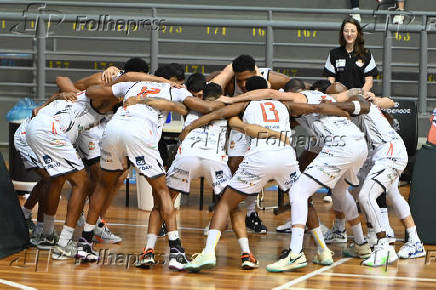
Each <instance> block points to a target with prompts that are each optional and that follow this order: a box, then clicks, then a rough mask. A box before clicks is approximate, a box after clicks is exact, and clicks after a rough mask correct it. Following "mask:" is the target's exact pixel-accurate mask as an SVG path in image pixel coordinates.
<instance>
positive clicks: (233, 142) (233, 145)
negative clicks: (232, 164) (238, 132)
mask: <svg viewBox="0 0 436 290" xmlns="http://www.w3.org/2000/svg"><path fill="white" fill-rule="evenodd" d="M235 145H236V143H235V141H233V140H232V141H231V142H230V149H233V148H235Z"/></svg>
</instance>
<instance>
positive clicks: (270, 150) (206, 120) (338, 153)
mask: <svg viewBox="0 0 436 290" xmlns="http://www.w3.org/2000/svg"><path fill="white" fill-rule="evenodd" d="M183 82H184V71H183V69H182V68H181V67H180V65H177V64H169V65H164V66H162V67H159V69H158V70H157V71H156V72H155V75H151V74H148V66H147V64H146V63H145V61H143V60H141V59H139V58H133V59H130V60H129V61H127V62H126V63H125V65H124V70H123V71H120V70H118V69H117V68H115V67H110V68H109V69H108V70H106V71H105V72H103V73H96V74H93V75H91V76H89V77H87V78H84V79H81V80H79V81H77V82H74V83H73V82H72V81H71V80H70V79H69V78H67V77H58V78H57V79H56V83H57V85H58V87H59V93H57V94H55V95H54V96H52V97H51V98H49V100H47V101H46V102H45V103H44V104H43V105H42V106H40V107H38V108H36V109H35V110H34V112H33V117H32V118H31V119H28V120H26V121H25V122H23V123H22V124H21V126H20V127H19V128H18V130H17V132H16V133H15V146H16V148H17V150H18V151H19V152H20V154H21V157H22V159H23V161H24V164H25V167H26V168H27V169H32V170H35V171H36V172H37V173H38V174H39V175H40V176H41V179H40V181H39V182H38V184H37V185H36V186H35V187H34V188H33V190H32V193H31V195H30V197H29V198H28V199H27V200H26V203H25V204H24V206H23V208H22V210H23V213H24V216H25V218H26V221H27V224H28V225H29V230H30V234H31V242H32V243H33V244H35V245H36V246H37V247H38V248H40V249H49V248H53V254H52V258H53V259H68V258H78V259H83V260H87V261H96V260H98V259H99V257H98V255H97V253H96V252H95V251H94V250H93V242H110V243H118V242H121V241H122V239H121V237H119V236H117V235H115V234H113V233H112V232H111V231H110V230H109V228H108V227H107V225H106V223H105V221H104V217H105V216H106V213H107V211H108V209H109V208H110V205H111V202H112V200H113V198H114V196H115V194H116V193H117V192H118V190H119V188H120V186H121V184H122V183H123V180H124V179H125V178H126V176H127V174H128V168H129V166H130V165H133V166H135V168H136V170H137V172H139V174H140V175H143V176H144V177H145V178H146V179H147V181H148V182H149V184H150V185H151V186H152V188H153V201H154V207H153V209H152V212H151V214H150V218H149V224H148V234H147V241H146V246H145V248H144V250H143V253H142V254H141V255H140V258H139V260H138V261H137V262H136V266H137V267H141V268H149V267H150V266H152V265H153V264H155V260H154V248H155V245H156V242H157V239H158V236H159V234H160V233H162V229H165V232H166V233H167V235H168V241H169V248H170V254H169V268H170V269H173V270H187V271H192V272H198V271H200V270H202V269H209V268H213V267H214V266H215V264H216V257H215V248H216V245H217V243H218V241H219V239H220V236H221V232H222V231H223V230H225V228H226V226H227V220H228V217H229V216H230V220H231V225H232V229H233V231H234V232H235V234H236V237H237V239H238V243H239V245H240V248H241V253H242V254H241V267H242V268H243V269H254V268H257V267H259V262H258V261H257V259H256V258H255V257H254V254H253V252H252V251H251V250H250V247H249V241H248V235H247V228H248V229H250V230H252V231H254V232H256V233H266V232H267V228H266V227H265V225H263V223H262V221H261V220H260V218H259V216H258V215H257V213H256V197H257V194H258V193H259V192H261V191H262V189H263V187H264V186H265V185H266V184H267V183H268V182H269V181H270V180H275V181H276V182H277V184H278V186H279V188H280V189H281V190H283V191H288V192H289V199H290V203H291V220H290V222H289V223H288V225H289V230H288V232H292V234H291V241H290V245H289V249H286V250H283V251H282V253H281V255H280V257H279V259H278V261H276V262H275V263H272V264H269V265H268V266H267V270H268V271H270V272H282V271H291V270H294V269H298V268H301V267H305V266H306V265H307V259H306V257H305V255H304V252H303V236H304V232H305V228H306V229H307V230H308V231H310V232H311V234H312V236H313V240H314V242H315V243H316V245H317V252H316V254H315V255H314V258H313V263H317V264H322V265H330V264H332V263H333V252H332V251H330V250H329V248H328V247H327V246H326V243H334V242H347V236H346V230H345V220H346V221H348V223H349V225H350V226H351V229H352V233H353V242H352V243H351V244H350V245H349V246H348V247H347V248H346V249H345V250H344V255H347V256H351V257H356V258H360V259H363V264H364V265H367V266H380V265H385V264H389V263H392V262H394V261H395V260H397V259H398V257H399V258H404V259H407V258H418V257H422V256H424V255H425V250H424V247H423V245H422V242H421V241H420V239H419V237H418V235H417V232H416V226H415V224H414V221H413V218H412V216H411V214H410V207H409V205H408V203H407V202H406V201H405V200H404V198H403V197H402V196H401V194H400V192H399V190H398V182H399V177H400V174H401V173H402V171H403V170H404V168H405V167H406V165H407V161H408V156H407V152H406V148H405V145H404V143H403V140H402V139H401V137H400V136H399V135H398V134H397V133H396V132H395V130H394V129H393V128H392V126H391V125H390V123H389V121H388V119H387V118H386V116H385V115H384V114H383V112H382V111H381V110H380V109H382V108H388V107H391V106H393V101H392V100H390V99H389V98H386V97H385V98H379V97H376V96H375V95H374V94H372V93H368V92H364V91H363V90H362V89H349V90H347V88H346V87H344V86H342V85H341V84H339V83H333V84H330V82H329V81H326V80H325V81H324V80H320V81H317V82H315V83H314V84H313V85H309V84H307V83H305V82H303V81H301V80H299V79H296V78H293V79H290V78H289V77H287V76H285V75H283V74H280V73H277V72H274V71H272V70H271V69H262V68H257V67H256V65H255V61H254V59H253V58H252V57H251V56H249V55H240V56H238V57H237V58H235V59H234V60H233V62H232V64H230V65H228V66H226V67H225V68H224V69H223V70H222V71H220V72H215V73H212V74H211V75H209V77H208V79H207V80H206V78H205V77H204V76H203V75H202V74H199V73H196V74H192V75H191V76H190V77H189V78H188V79H187V80H186V82H185V85H183ZM169 111H173V112H177V113H179V114H181V115H183V116H184V120H185V124H184V129H183V131H182V133H181V134H180V137H179V139H180V141H181V143H180V145H179V148H178V150H177V154H176V156H175V160H174V161H173V163H172V164H171V165H170V166H169V168H167V169H166V168H165V167H164V162H163V160H162V158H161V156H160V153H159V150H158V146H159V140H160V138H161V136H162V128H163V125H164V122H165V120H166V119H167V114H168V112H169ZM298 125H300V126H302V127H303V128H304V129H305V130H306V131H307V134H308V135H311V136H314V137H315V138H316V140H317V142H316V145H315V146H314V145H313V144H311V145H312V146H310V148H307V149H308V150H306V151H305V152H303V154H301V156H302V158H304V159H305V160H300V165H299V161H298V160H297V156H296V153H295V148H294V147H293V144H295V142H292V138H293V136H292V135H293V130H292V128H294V127H295V126H298ZM308 156H310V157H309V158H307V157H308ZM199 177H205V178H206V180H207V181H208V182H209V183H210V184H211V186H212V188H213V190H214V193H215V194H216V195H217V197H218V199H219V202H218V203H217V205H216V207H215V209H214V214H213V217H212V219H211V221H210V224H209V231H208V236H207V241H206V245H205V247H204V249H203V251H202V252H201V253H200V254H197V255H196V257H193V259H192V261H190V260H189V259H188V258H187V257H186V254H185V250H184V249H183V247H182V243H181V239H180V236H179V232H178V230H177V223H176V212H175V208H174V201H175V199H176V197H177V195H178V194H179V193H184V194H189V192H190V184H191V180H192V179H195V178H199ZM65 181H68V182H69V183H70V184H71V194H70V196H69V199H68V204H67V213H66V218H65V224H64V226H63V228H62V231H61V233H60V235H59V236H58V235H56V234H55V231H54V220H55V214H56V211H57V208H58V204H59V199H60V193H61V190H62V187H63V185H64V183H65ZM350 185H351V186H353V187H354V189H353V190H351V191H349V187H350ZM323 187H325V188H327V189H329V191H330V192H331V196H332V199H333V208H334V211H335V213H336V220H335V223H334V226H333V228H332V229H328V230H327V231H324V232H323V231H322V230H321V226H322V225H320V223H319V220H318V216H317V214H316V210H315V208H314V207H313V204H312V199H311V196H312V195H313V194H314V193H315V192H316V191H317V190H319V189H321V188H323ZM384 194H386V196H387V197H388V199H389V200H390V201H391V203H392V205H393V208H394V210H395V214H396V215H397V216H398V217H399V218H400V219H401V221H402V223H403V225H404V227H405V228H406V231H407V240H406V242H405V243H404V245H403V246H402V247H401V249H400V250H399V252H398V254H397V253H396V252H395V249H394V247H393V246H392V244H391V243H392V242H393V241H394V240H395V239H394V238H393V233H392V230H391V228H390V226H389V220H388V219H387V214H384V213H385V212H384V211H382V210H381V209H380V207H379V205H378V203H377V198H378V197H379V196H382V195H384ZM86 200H88V202H89V209H88V212H87V215H86V219H85V217H84V214H83V208H84V204H85V201H86ZM243 201H244V203H243V204H244V205H245V207H246V212H244V210H243V209H242V208H241V207H240V204H241V203H242V202H243ZM36 203H38V218H37V224H36V225H35V224H33V222H32V215H31V213H32V209H33V207H34V206H35V205H36ZM359 206H360V208H361V210H362V212H363V213H364V214H365V216H366V219H367V224H368V235H367V237H365V236H364V233H363V230H362V226H361V223H360V216H359V211H358V207H359ZM78 223H79V224H82V225H83V232H82V235H81V238H80V239H79V241H78V242H76V241H73V231H74V228H75V227H76V225H77V224H78ZM324 236H325V238H324Z"/></svg>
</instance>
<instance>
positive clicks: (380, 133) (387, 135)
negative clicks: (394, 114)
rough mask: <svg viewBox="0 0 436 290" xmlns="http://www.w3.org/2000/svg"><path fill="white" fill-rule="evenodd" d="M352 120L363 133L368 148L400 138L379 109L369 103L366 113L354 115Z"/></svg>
mask: <svg viewBox="0 0 436 290" xmlns="http://www.w3.org/2000/svg"><path fill="white" fill-rule="evenodd" d="M352 120H353V122H354V123H355V124H356V125H357V126H358V127H359V128H360V130H362V131H363V132H364V133H365V137H366V141H367V142H368V145H369V146H370V148H371V147H372V149H374V148H375V147H377V146H379V145H382V144H385V143H389V142H390V141H392V140H398V139H401V137H400V135H398V133H397V132H396V131H395V130H394V128H392V126H391V124H389V122H388V120H387V119H386V117H385V116H384V115H383V113H382V112H381V110H380V109H379V108H378V107H377V106H376V105H374V104H372V103H371V107H370V110H369V113H368V114H364V115H360V116H357V117H354V118H353V119H352Z"/></svg>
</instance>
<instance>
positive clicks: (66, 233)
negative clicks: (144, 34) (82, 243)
mask: <svg viewBox="0 0 436 290" xmlns="http://www.w3.org/2000/svg"><path fill="white" fill-rule="evenodd" d="M73 232H74V228H72V227H69V226H65V225H64V227H63V228H62V232H61V235H60V236H59V242H58V245H59V246H61V247H65V246H66V245H67V244H68V241H69V240H71V239H72V238H73Z"/></svg>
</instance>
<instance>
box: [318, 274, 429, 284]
mask: <svg viewBox="0 0 436 290" xmlns="http://www.w3.org/2000/svg"><path fill="white" fill-rule="evenodd" d="M321 275H323V276H337V277H358V278H367V279H391V280H407V281H417V282H436V279H432V278H419V277H404V276H383V275H360V274H347V273H322V274H321Z"/></svg>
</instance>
